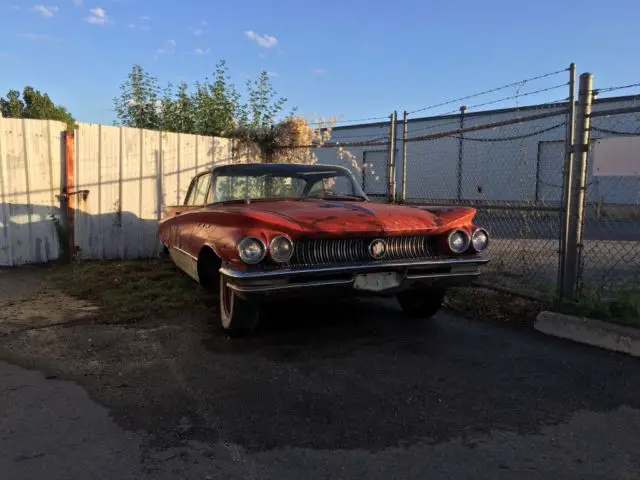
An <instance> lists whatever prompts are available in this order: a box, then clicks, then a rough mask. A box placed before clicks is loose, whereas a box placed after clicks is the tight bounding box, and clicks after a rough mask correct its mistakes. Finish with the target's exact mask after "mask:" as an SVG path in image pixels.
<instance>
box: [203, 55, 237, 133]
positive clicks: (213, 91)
mask: <svg viewBox="0 0 640 480" xmlns="http://www.w3.org/2000/svg"><path fill="white" fill-rule="evenodd" d="M192 98H193V105H194V110H195V112H196V118H195V131H196V133H198V134H199V135H210V136H221V137H229V136H233V135H234V134H235V131H236V129H237V126H238V112H239V110H240V94H239V93H238V92H237V91H236V89H235V87H234V86H233V84H232V83H231V79H230V77H229V76H228V75H227V66H226V62H225V61H224V60H221V61H219V62H218V63H217V64H216V71H215V74H214V79H213V83H212V82H211V81H210V80H209V79H208V78H205V79H204V82H202V83H200V82H196V84H195V92H194V94H193V97H192Z"/></svg>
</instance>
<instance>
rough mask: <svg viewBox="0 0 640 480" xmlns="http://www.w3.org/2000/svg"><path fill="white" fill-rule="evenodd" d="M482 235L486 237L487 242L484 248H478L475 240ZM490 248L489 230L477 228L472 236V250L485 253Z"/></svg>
mask: <svg viewBox="0 0 640 480" xmlns="http://www.w3.org/2000/svg"><path fill="white" fill-rule="evenodd" d="M480 233H483V234H484V236H485V237H486V241H485V243H484V246H483V247H482V248H478V247H476V244H475V242H474V239H475V238H476V236H477V235H478V234H480ZM488 247H489V232H487V230H486V229H484V228H476V229H475V231H474V232H473V233H472V234H471V248H473V250H474V251H476V252H483V251H484V250H486V249H487V248H488Z"/></svg>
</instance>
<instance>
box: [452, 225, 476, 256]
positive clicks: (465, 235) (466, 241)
mask: <svg viewBox="0 0 640 480" xmlns="http://www.w3.org/2000/svg"><path fill="white" fill-rule="evenodd" d="M458 233H459V234H462V236H463V238H464V247H463V248H462V249H460V250H456V249H454V248H453V246H452V242H451V238H452V237H453V236H454V235H455V234H458ZM470 245H471V236H470V235H469V233H467V232H466V231H465V230H462V229H461V228H456V229H455V230H452V231H451V232H449V234H448V235H447V247H448V248H449V250H450V251H451V252H452V253H454V254H456V255H461V254H463V253H464V252H466V251H467V250H468V249H469V246H470Z"/></svg>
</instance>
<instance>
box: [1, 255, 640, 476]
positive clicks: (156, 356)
mask: <svg viewBox="0 0 640 480" xmlns="http://www.w3.org/2000/svg"><path fill="white" fill-rule="evenodd" d="M63 292H65V293H63ZM479 292H484V293H479ZM491 295H495V294H489V293H487V292H486V291H482V290H476V291H471V292H469V291H467V292H466V293H461V294H458V295H455V296H452V298H451V299H450V302H451V304H452V306H455V307H456V308H458V309H459V310H462V311H463V312H464V313H465V314H466V315H467V317H464V316H461V315H460V314H456V313H453V312H452V311H449V310H443V312H442V313H441V314H438V315H437V317H436V318H435V319H434V321H432V322H411V321H408V320H407V319H405V318H404V317H403V316H402V315H401V314H400V312H399V310H398V308H397V306H396V305H395V304H393V303H392V302H391V303H390V302H388V301H386V300H384V301H383V300H367V301H364V300H353V301H337V300H327V299H324V300H321V301H316V302H305V303H303V302H300V303H297V304H291V305H287V306H286V308H282V307H283V306H282V305H280V306H279V308H278V309H275V310H274V309H272V310H271V311H269V312H267V317H266V322H265V325H264V328H263V330H262V331H261V332H260V334H259V335H258V336H256V337H255V338H251V339H243V340H238V339H234V340H232V339H229V338H228V337H227V336H226V335H224V333H223V332H222V331H221V329H220V327H219V326H218V325H217V323H216V318H217V299H216V298H215V297H213V296H210V295H207V294H206V293H205V292H204V291H202V289H200V288H199V287H198V286H197V285H195V283H194V282H193V281H192V280H191V279H190V278H188V277H186V276H184V275H181V274H180V273H178V272H177V271H175V269H173V267H172V266H171V265H169V264H167V263H166V262H142V261H141V262H119V263H110V262H103V263H101V262H91V263H86V264H77V265H73V266H51V267H27V268H21V269H15V270H0V352H1V353H0V360H5V361H6V362H9V364H10V365H9V364H4V367H2V365H3V364H2V363H1V362H0V367H2V368H0V382H3V383H4V384H5V385H3V388H5V391H6V392H8V393H6V394H5V395H4V396H2V397H0V408H2V411H3V412H5V415H4V417H3V418H2V419H0V439H1V441H2V444H3V451H7V452H11V455H12V456H11V457H10V458H9V457H8V458H7V459H6V460H5V462H6V463H5V464H2V462H0V467H2V471H4V472H9V473H8V474H9V476H8V477H6V478H27V479H28V478H41V477H40V476H37V475H35V474H34V472H37V471H42V469H49V470H50V471H51V472H55V471H56V470H55V468H56V465H58V466H59V465H60V462H63V463H64V465H65V467H64V468H65V469H67V470H64V471H63V470H60V471H58V473H60V472H63V473H65V475H62V473H60V476H59V477H55V475H53V476H52V475H48V478H84V477H83V476H82V472H83V470H82V469H81V467H80V466H78V465H77V462H78V458H79V456H80V457H81V456H84V455H88V456H89V458H91V459H92V461H93V462H95V465H94V468H95V469H98V470H99V468H98V467H99V466H100V465H101V463H100V462H103V463H104V469H103V470H102V471H103V472H108V474H107V473H103V475H104V476H103V477H102V478H126V477H125V475H124V474H123V473H125V472H128V473H127V474H128V475H130V476H131V472H140V474H139V475H137V476H134V477H135V478H147V477H144V475H149V478H165V475H166V478H175V476H176V475H179V477H180V478H222V477H224V478H275V479H285V480H286V479H294V478H295V479H297V478H314V479H315V478H550V476H551V477H553V478H587V477H588V478H624V479H631V478H634V475H636V474H637V472H638V471H640V460H639V459H638V457H637V452H638V450H639V449H640V396H638V394H637V392H639V391H640V368H638V367H639V366H640V364H639V363H638V360H637V359H633V358H631V357H626V356H624V355H620V354H611V353H608V352H604V351H600V350H598V349H595V348H589V347H584V346H580V345H576V344H572V343H569V342H565V341H560V340H557V339H552V338H549V337H545V336H543V335H541V334H538V333H537V332H535V331H533V330H532V329H530V328H529V327H528V325H529V324H530V322H531V318H533V317H534V316H535V313H536V312H537V309H539V308H540V305H535V304H522V303H519V302H522V301H520V300H515V299H513V298H508V297H504V298H502V303H500V302H493V303H492V305H494V306H493V307H491V308H488V305H489V303H488V302H487V299H488V298H490V296H491ZM494 300H495V299H494ZM496 305H498V306H497V307H496ZM483 306H484V307H483ZM523 312H524V314H523ZM24 368H28V369H29V371H27V370H23V369H24ZM5 370H6V371H5ZM30 371H31V373H29V372H30ZM34 372H35V373H34ZM37 372H42V373H41V374H39V373H37ZM7 384H8V385H9V388H6V385H7ZM82 392H86V393H87V394H88V395H86V394H83V393H82ZM32 396H33V397H32ZM43 405H47V409H44V407H43ZM73 405H75V406H73ZM16 419H19V420H18V421H17V420H16ZM16 425H17V426H16ZM20 425H22V427H21V428H23V430H20V428H18V426H20ZM25 425H31V427H32V428H30V429H27V428H26V427H25ZM70 425H76V427H75V428H72V427H71V426H70ZM87 425H98V426H99V427H96V428H99V429H101V430H99V432H98V433H96V432H93V431H92V432H87V431H86V429H87V428H89V427H88V426H87ZM42 431H46V432H49V433H48V434H46V435H44V436H43V433H42ZM29 432H30V433H29ZM65 432H66V433H65ZM100 432H101V433H100ZM54 433H55V435H54ZM29 435H32V436H33V438H32V439H31V440H32V441H31V442H30V440H29V439H30V437H29ZM47 435H49V436H47ZM36 437H38V438H39V439H40V440H38V441H36ZM66 437H72V438H73V442H71V440H69V445H71V446H69V447H68V448H67V449H64V450H62V451H60V450H59V449H58V450H55V454H54V453H53V452H54V450H53V447H52V446H51V445H53V444H56V442H59V441H60V440H55V439H60V438H66ZM98 437H100V438H101V439H102V440H97V439H96V438H98ZM46 438H49V439H50V442H49V446H48V447H47V446H40V447H39V449H40V450H38V451H35V453H34V451H31V450H33V448H35V447H29V445H30V444H38V445H41V444H42V443H43V442H44V440H43V439H46ZM83 439H84V441H83ZM87 439H88V440H87ZM87 442H88V443H87ZM91 442H94V443H93V444H92V443H91ZM73 445H76V446H75V447H74V446H73ZM79 445H83V447H82V449H80V447H79ZM91 445H95V448H94V449H93V450H91ZM29 448H31V450H29ZM48 449H49V450H48ZM116 450H118V451H120V453H119V454H118V458H119V460H117V461H114V460H113V458H114V457H113V455H111V456H109V455H106V453H105V452H107V453H108V452H111V453H113V452H114V451H116ZM74 452H75V453H74ZM96 452H97V453H96ZM74 455H75V456H74ZM56 462H58V463H56ZM39 469H40V470H39ZM76 472H79V473H76ZM84 472H85V474H86V470H85V471H84ZM523 472H524V477H523ZM12 475H13V476H12ZM30 475H34V476H30ZM75 475H78V476H75ZM111 475H112V476H111ZM118 475H120V476H119V477H118ZM92 478H99V477H92Z"/></svg>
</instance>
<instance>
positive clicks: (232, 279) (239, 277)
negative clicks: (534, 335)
mask: <svg viewBox="0 0 640 480" xmlns="http://www.w3.org/2000/svg"><path fill="white" fill-rule="evenodd" d="M487 262H489V259H488V258H487V257H485V256H483V255H474V256H472V257H464V258H441V259H431V260H422V261H397V262H388V263H366V264H350V265H339V266H335V267H330V266H328V267H305V268H283V269H279V270H270V271H238V270H233V269H230V268H228V267H223V268H221V269H220V273H221V274H223V275H224V277H226V283H227V286H228V287H229V288H231V289H233V290H235V291H236V292H238V293H239V294H244V295H251V294H270V293H279V292H283V291H291V290H303V289H304V290H306V289H309V288H325V287H337V288H345V287H353V286H354V283H355V280H356V276H357V275H360V274H364V273H376V272H396V273H398V274H399V276H400V278H401V282H400V284H399V285H398V286H397V287H395V288H394V290H402V289H406V288H409V287H411V285H412V284H414V283H416V282H418V283H421V282H430V281H437V282H441V283H448V282H452V283H460V282H468V281H469V280H473V279H474V278H475V277H477V276H478V275H479V274H480V272H479V270H478V268H479V267H480V266H481V265H484V264H486V263H487ZM379 293H387V292H385V291H380V292H379Z"/></svg>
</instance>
